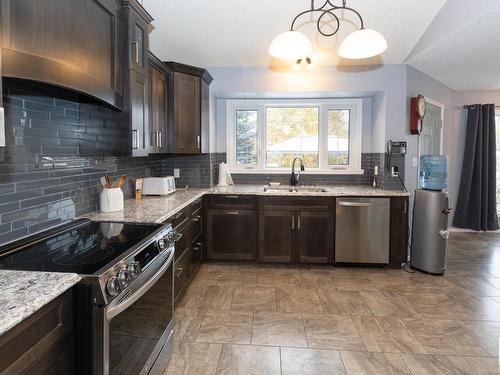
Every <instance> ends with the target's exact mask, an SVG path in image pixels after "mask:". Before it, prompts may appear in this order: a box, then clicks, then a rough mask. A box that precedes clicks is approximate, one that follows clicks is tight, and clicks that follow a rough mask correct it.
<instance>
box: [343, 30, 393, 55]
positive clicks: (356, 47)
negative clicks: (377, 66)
mask: <svg viewBox="0 0 500 375" xmlns="http://www.w3.org/2000/svg"><path fill="white" fill-rule="evenodd" d="M386 49H387V42H386V41H385V38H384V37H383V36H382V35H381V34H380V33H378V32H376V31H375V30H369V29H361V30H358V31H355V32H353V33H352V34H350V35H348V36H347V38H345V39H344V41H343V42H342V44H340V47H339V55H340V56H341V57H343V58H345V59H366V58H367V57H372V56H376V55H380V54H381V53H382V52H384V51H385V50H386Z"/></svg>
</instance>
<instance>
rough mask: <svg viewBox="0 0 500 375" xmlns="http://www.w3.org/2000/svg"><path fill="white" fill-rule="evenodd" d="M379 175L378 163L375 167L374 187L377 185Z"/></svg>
mask: <svg viewBox="0 0 500 375" xmlns="http://www.w3.org/2000/svg"><path fill="white" fill-rule="evenodd" d="M377 176H378V165H376V166H375V167H374V168H373V180H372V187H373V188H376V187H377Z"/></svg>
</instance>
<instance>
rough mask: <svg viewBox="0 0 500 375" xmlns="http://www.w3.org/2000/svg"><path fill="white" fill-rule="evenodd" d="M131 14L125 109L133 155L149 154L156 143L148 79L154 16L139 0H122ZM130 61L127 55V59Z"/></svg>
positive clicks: (126, 11) (128, 15)
mask: <svg viewBox="0 0 500 375" xmlns="http://www.w3.org/2000/svg"><path fill="white" fill-rule="evenodd" d="M122 3H123V5H124V10H125V13H126V14H127V25H128V28H127V33H126V35H127V38H126V39H127V44H128V46H127V48H126V49H125V50H126V52H127V54H126V55H127V56H128V67H127V76H128V81H127V82H128V86H127V87H126V88H125V90H124V92H125V100H124V102H125V108H124V109H125V113H126V117H127V118H128V121H127V122H128V123H129V124H130V125H129V126H130V128H129V129H130V130H131V131H130V137H131V144H132V156H145V155H148V154H149V153H150V152H151V151H152V149H153V147H152V143H151V137H150V131H149V126H150V122H149V121H150V120H149V118H150V112H149V110H150V100H151V98H150V85H149V82H148V69H149V62H148V61H149V59H148V46H149V43H148V39H149V38H148V32H147V30H148V25H149V24H150V23H151V21H152V18H151V16H150V15H149V14H148V13H147V12H146V11H145V10H144V8H143V7H142V6H141V5H140V4H139V3H138V2H137V1H136V0H122ZM125 61H127V59H125Z"/></svg>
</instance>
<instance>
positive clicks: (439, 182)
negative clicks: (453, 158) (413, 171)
mask: <svg viewBox="0 0 500 375" xmlns="http://www.w3.org/2000/svg"><path fill="white" fill-rule="evenodd" d="M419 178H420V187H421V188H422V189H427V190H446V189H447V188H448V156H445V155H422V156H421V157H420V176H419Z"/></svg>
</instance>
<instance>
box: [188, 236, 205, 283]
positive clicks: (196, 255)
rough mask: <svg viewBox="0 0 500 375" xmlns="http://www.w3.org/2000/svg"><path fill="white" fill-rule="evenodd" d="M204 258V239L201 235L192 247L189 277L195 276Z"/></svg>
mask: <svg viewBox="0 0 500 375" xmlns="http://www.w3.org/2000/svg"><path fill="white" fill-rule="evenodd" d="M202 259H203V240H202V238H201V236H200V237H198V238H195V239H194V240H193V246H192V248H191V262H189V277H190V278H191V279H192V278H193V277H194V275H195V274H196V272H198V269H199V268H200V264H201V261H202Z"/></svg>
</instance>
